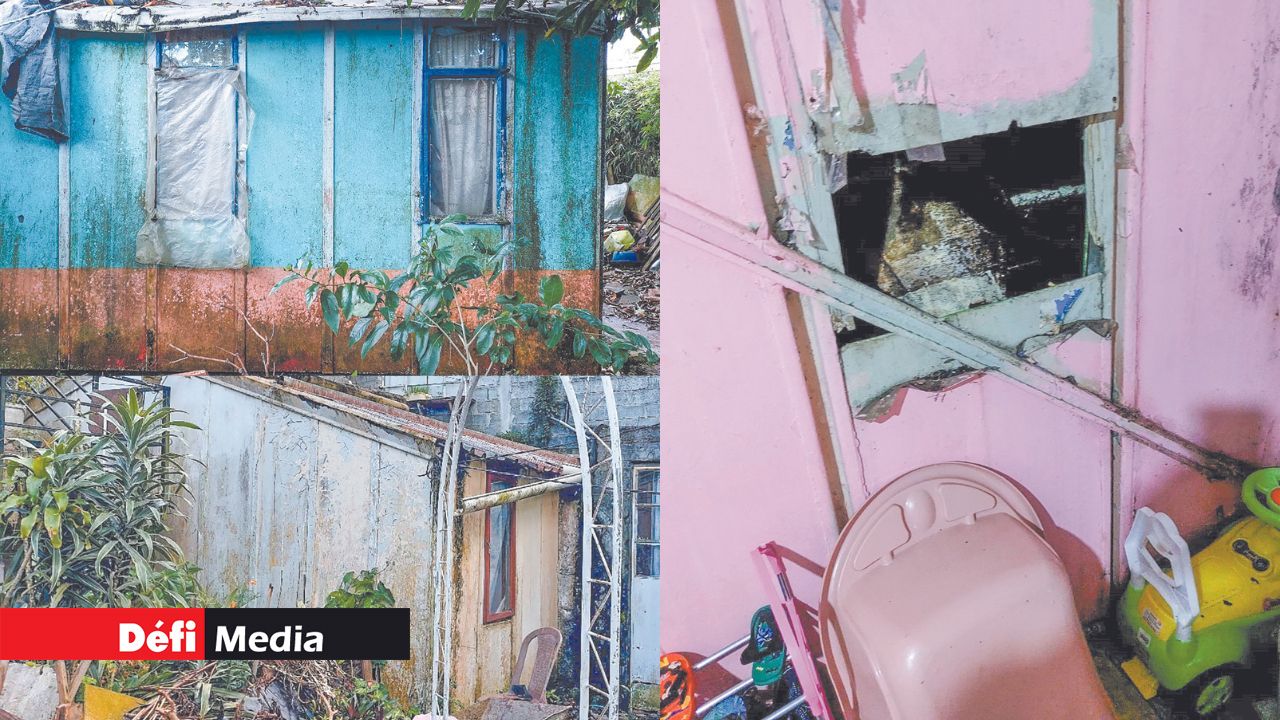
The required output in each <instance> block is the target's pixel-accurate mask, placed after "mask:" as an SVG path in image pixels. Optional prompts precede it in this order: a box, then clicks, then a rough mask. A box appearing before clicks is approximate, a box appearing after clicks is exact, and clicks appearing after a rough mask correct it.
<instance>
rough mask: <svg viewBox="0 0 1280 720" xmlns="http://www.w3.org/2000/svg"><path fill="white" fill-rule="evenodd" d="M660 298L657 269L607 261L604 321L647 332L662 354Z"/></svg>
mask: <svg viewBox="0 0 1280 720" xmlns="http://www.w3.org/2000/svg"><path fill="white" fill-rule="evenodd" d="M660 300H661V289H660V287H659V283H658V271H657V270H656V269H654V270H644V269H641V267H640V266H639V265H634V266H627V265H614V264H612V263H606V264H605V268H604V321H605V322H607V323H609V324H610V325H613V326H615V327H618V328H622V329H624V330H631V331H633V332H637V333H639V334H641V335H643V336H645V337H646V338H648V340H649V342H650V344H652V345H653V349H654V350H655V351H657V352H658V354H659V355H661V354H662V351H661V349H660V348H659V346H658V327H659V315H658V305H659V302H660Z"/></svg>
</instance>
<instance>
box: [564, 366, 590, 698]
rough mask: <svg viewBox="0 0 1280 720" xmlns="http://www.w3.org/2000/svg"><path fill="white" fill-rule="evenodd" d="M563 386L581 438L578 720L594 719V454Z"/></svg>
mask: <svg viewBox="0 0 1280 720" xmlns="http://www.w3.org/2000/svg"><path fill="white" fill-rule="evenodd" d="M560 384H561V385H563V386H564V395H565V401H566V402H568V404H569V412H570V413H572V414H573V429H574V434H575V435H576V436H577V438H578V465H579V467H581V468H582V577H581V580H582V589H581V592H582V598H581V609H580V613H579V620H578V623H579V628H578V720H591V692H590V690H589V688H590V687H591V635H590V631H591V628H590V625H589V624H587V625H584V623H590V622H591V583H590V582H589V581H590V579H591V520H592V517H593V516H594V512H593V508H592V505H593V502H592V501H593V499H594V498H593V497H592V493H593V492H594V491H593V490H592V488H591V476H590V475H589V474H588V473H589V471H588V468H590V467H591V455H590V452H589V449H588V447H587V430H586V419H585V418H584V417H583V415H582V408H581V407H579V406H578V394H577V393H576V392H575V391H574V389H573V379H572V378H569V377H565V376H563V375H562V376H561V377H560Z"/></svg>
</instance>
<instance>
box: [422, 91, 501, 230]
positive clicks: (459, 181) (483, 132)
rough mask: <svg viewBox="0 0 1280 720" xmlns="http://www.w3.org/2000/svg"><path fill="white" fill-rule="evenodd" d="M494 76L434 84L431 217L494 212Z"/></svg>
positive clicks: (481, 214)
mask: <svg viewBox="0 0 1280 720" xmlns="http://www.w3.org/2000/svg"><path fill="white" fill-rule="evenodd" d="M496 88H497V82H496V81H495V80H493V79H492V78H440V79H435V80H432V81H431V119H430V124H431V143H430V150H429V157H428V160H427V162H428V163H429V165H428V167H429V168H430V173H429V174H430V182H431V214H432V215H434V216H437V217H438V216H442V215H452V214H454V213H462V214H464V215H467V216H470V217H483V216H485V215H492V214H493V193H494V188H493V183H494V170H495V168H494V147H493V145H494V127H493V122H494V94H495V91H496Z"/></svg>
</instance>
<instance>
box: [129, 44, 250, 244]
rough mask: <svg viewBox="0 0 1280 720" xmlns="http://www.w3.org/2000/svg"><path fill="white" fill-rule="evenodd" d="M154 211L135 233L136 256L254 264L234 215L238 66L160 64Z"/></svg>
mask: <svg viewBox="0 0 1280 720" xmlns="http://www.w3.org/2000/svg"><path fill="white" fill-rule="evenodd" d="M155 83H156V171H155V187H156V190H155V192H156V199H155V209H154V212H153V214H152V216H151V217H150V218H148V220H147V223H146V224H145V225H143V227H142V230H141V231H139V232H138V248H137V251H138V262H140V263H142V264H144V265H177V266H179V267H191V268H235V267H244V266H246V265H248V263H249V236H248V235H247V234H246V233H245V227H244V223H243V222H242V221H241V220H240V218H239V217H237V216H236V198H237V196H238V195H239V194H240V192H241V189H240V188H239V187H237V177H238V175H239V173H238V171H237V169H238V166H239V165H240V158H241V151H240V150H239V149H238V148H237V146H238V145H239V143H238V142H237V139H236V136H237V133H238V127H237V126H238V124H239V122H240V118H239V112H238V109H237V107H236V105H237V98H238V97H239V96H240V94H241V93H240V88H241V87H242V85H241V82H240V71H239V70H237V69H235V68H181V69H174V68H162V69H159V70H156V80H155Z"/></svg>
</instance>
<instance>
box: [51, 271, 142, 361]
mask: <svg viewBox="0 0 1280 720" xmlns="http://www.w3.org/2000/svg"><path fill="white" fill-rule="evenodd" d="M63 272H64V273H65V275H64V277H65V278H66V280H67V282H66V285H65V288H66V289H65V292H66V295H67V297H66V303H67V315H66V320H65V323H64V324H63V326H62V347H63V353H64V356H65V359H66V365H67V366H68V367H70V368H74V369H82V370H135V369H142V368H145V367H146V363H147V359H148V356H149V355H148V343H147V326H146V324H147V312H146V307H147V304H148V302H149V301H150V297H149V296H148V293H147V275H148V271H146V270H133V269H114V268H112V269H99V270H64V271H63Z"/></svg>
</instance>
